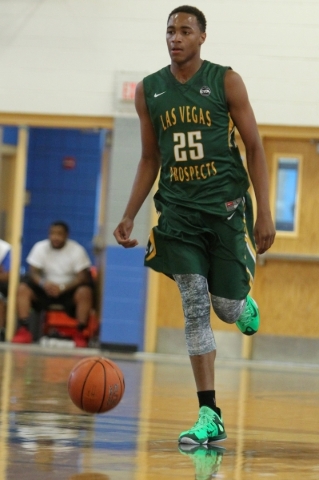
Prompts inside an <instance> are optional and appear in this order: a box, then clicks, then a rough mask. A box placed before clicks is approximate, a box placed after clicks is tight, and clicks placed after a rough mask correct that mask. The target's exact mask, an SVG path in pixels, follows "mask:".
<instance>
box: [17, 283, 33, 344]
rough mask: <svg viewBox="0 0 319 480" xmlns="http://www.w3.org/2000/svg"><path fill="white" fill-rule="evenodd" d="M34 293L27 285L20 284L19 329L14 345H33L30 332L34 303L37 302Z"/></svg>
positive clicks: (18, 294) (18, 301)
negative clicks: (30, 316)
mask: <svg viewBox="0 0 319 480" xmlns="http://www.w3.org/2000/svg"><path fill="white" fill-rule="evenodd" d="M36 299H37V298H36V295H35V293H34V291H33V290H32V289H31V288H30V287H29V285H28V284H27V283H24V282H22V283H20V285H19V286H18V291H17V314H18V328H17V331H16V333H15V335H14V336H13V338H12V342H13V343H32V341H33V338H32V334H31V332H30V330H29V315H30V310H31V305H32V302H33V301H36Z"/></svg>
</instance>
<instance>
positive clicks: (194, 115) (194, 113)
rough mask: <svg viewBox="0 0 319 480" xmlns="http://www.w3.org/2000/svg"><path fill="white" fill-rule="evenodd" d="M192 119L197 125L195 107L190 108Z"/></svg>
mask: <svg viewBox="0 0 319 480" xmlns="http://www.w3.org/2000/svg"><path fill="white" fill-rule="evenodd" d="M192 119H193V122H194V123H198V116H197V114H196V107H193V108H192Z"/></svg>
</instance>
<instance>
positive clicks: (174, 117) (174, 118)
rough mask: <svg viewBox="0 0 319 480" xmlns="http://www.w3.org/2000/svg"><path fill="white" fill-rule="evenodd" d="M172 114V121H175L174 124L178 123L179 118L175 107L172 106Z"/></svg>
mask: <svg viewBox="0 0 319 480" xmlns="http://www.w3.org/2000/svg"><path fill="white" fill-rule="evenodd" d="M171 115H172V119H173V122H172V123H173V125H176V122H177V119H176V115H175V108H172V111H171Z"/></svg>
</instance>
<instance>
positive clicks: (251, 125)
mask: <svg viewBox="0 0 319 480" xmlns="http://www.w3.org/2000/svg"><path fill="white" fill-rule="evenodd" d="M225 93H226V99H227V104H228V109H229V113H230V115H231V117H232V120H233V122H234V124H235V126H236V128H237V129H238V132H239V133H240V136H241V138H242V140H243V142H244V145H245V149H246V159H247V167H248V172H249V176H250V179H251V181H252V184H253V188H254V192H255V196H256V202H257V216H256V222H255V227H254V236H255V241H256V245H257V253H264V252H265V251H266V250H268V249H269V248H270V247H271V245H272V244H273V242H274V240H275V235H276V232H275V227H274V224H273V221H272V217H271V212H270V205H269V179H268V170H267V163H266V158H265V152H264V149H263V146H262V142H261V139H260V136H259V132H258V127H257V123H256V119H255V115H254V112H253V109H252V107H251V105H250V102H249V99H248V94H247V90H246V87H245V85H244V82H243V80H242V78H241V77H240V76H239V75H238V73H236V72H234V71H233V70H228V72H227V73H226V76H225Z"/></svg>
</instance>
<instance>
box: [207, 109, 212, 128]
mask: <svg viewBox="0 0 319 480" xmlns="http://www.w3.org/2000/svg"><path fill="white" fill-rule="evenodd" d="M206 120H207V126H208V127H210V126H211V124H212V120H211V118H210V111H209V110H206Z"/></svg>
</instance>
